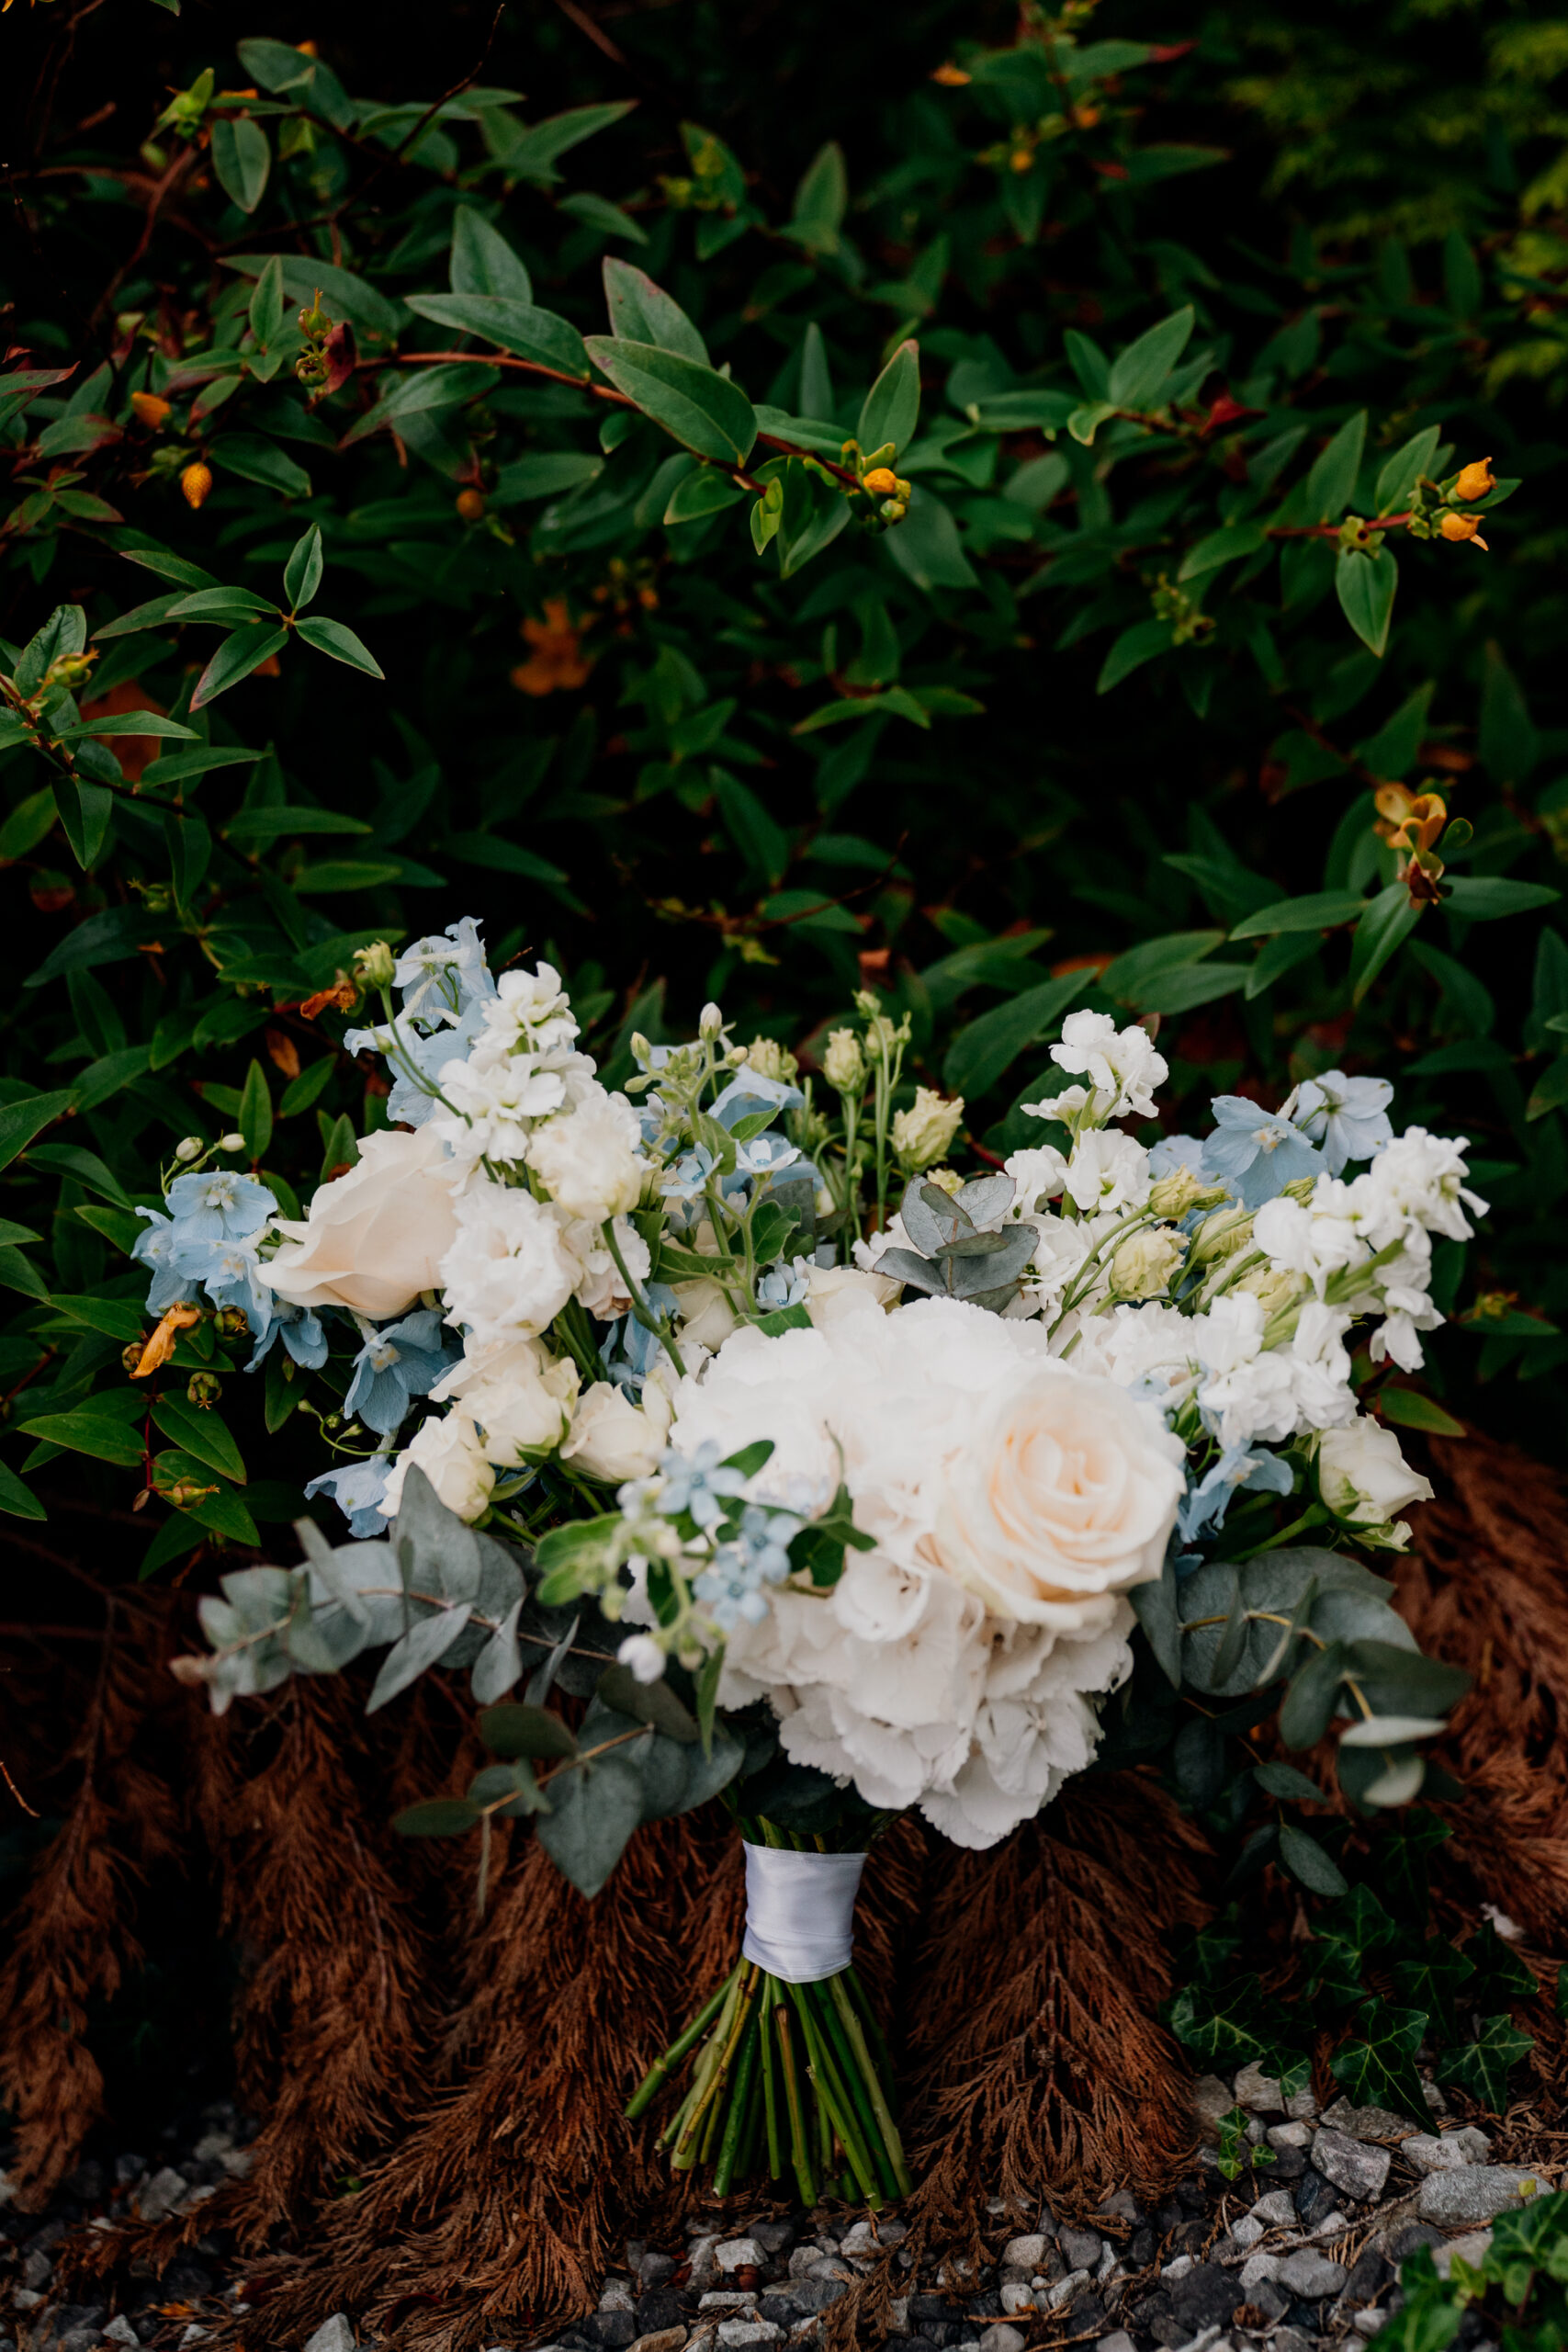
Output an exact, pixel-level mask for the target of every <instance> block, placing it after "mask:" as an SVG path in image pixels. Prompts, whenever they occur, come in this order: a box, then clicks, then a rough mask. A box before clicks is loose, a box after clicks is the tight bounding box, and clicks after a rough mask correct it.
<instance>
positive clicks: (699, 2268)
mask: <svg viewBox="0 0 1568 2352" xmlns="http://www.w3.org/2000/svg"><path fill="white" fill-rule="evenodd" d="M717 2244H718V2239H717V2237H716V2235H715V2234H714V2233H712V2232H711V2231H708V2232H704V2233H700V2234H699V2235H698V2236H696V2237H694V2239H693V2240H692V2245H691V2251H690V2253H689V2254H688V2255H687V2256H686V2259H687V2261H688V2262H689V2263H690V2264H691V2266H692V2276H691V2283H692V2285H693V2286H694V2287H711V2286H712V2284H713V2282H714V2280H715V2279H716V2278H717V2276H718V2265H717V2263H716V2261H715V2260H714V2248H715V2247H716V2245H717ZM306 2352H310V2346H308V2345H307V2346H306Z"/></svg>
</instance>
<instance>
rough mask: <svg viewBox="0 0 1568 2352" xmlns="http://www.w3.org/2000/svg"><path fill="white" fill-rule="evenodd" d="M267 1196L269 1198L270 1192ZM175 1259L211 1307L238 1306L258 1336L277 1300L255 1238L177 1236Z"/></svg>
mask: <svg viewBox="0 0 1568 2352" xmlns="http://www.w3.org/2000/svg"><path fill="white" fill-rule="evenodd" d="M267 1197H268V1199H269V1200H270V1198H271V1197H272V1196H271V1194H270V1193H269V1194H268V1195H267ZM173 1255H174V1262H175V1269H176V1271H177V1272H180V1273H182V1274H185V1275H186V1276H187V1277H190V1278H193V1279H194V1280H195V1281H197V1282H198V1283H200V1284H201V1286H202V1288H203V1290H204V1291H205V1292H206V1293H207V1295H208V1297H209V1299H210V1300H211V1301H212V1304H213V1306H217V1307H224V1306H237V1307H238V1308H240V1310H241V1311H242V1313H243V1316H244V1317H245V1320H246V1322H247V1323H248V1324H249V1325H250V1327H251V1329H252V1330H253V1331H254V1333H255V1335H256V1337H257V1339H260V1337H261V1335H262V1333H263V1332H264V1331H265V1329H266V1327H267V1325H268V1323H269V1322H270V1321H271V1319H272V1314H273V1309H274V1306H276V1300H275V1298H274V1296H273V1294H272V1292H271V1291H270V1290H269V1289H268V1288H267V1286H266V1283H265V1278H264V1277H263V1274H262V1268H261V1261H260V1259H259V1258H258V1257H257V1255H256V1245H255V1240H254V1238H244V1239H239V1240H223V1239H220V1238H211V1239H209V1240H205V1241H197V1240H187V1241H180V1240H178V1239H176V1241H175V1247H174V1252H173Z"/></svg>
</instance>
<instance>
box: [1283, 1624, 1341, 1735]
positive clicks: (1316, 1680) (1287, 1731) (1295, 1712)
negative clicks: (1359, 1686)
mask: <svg viewBox="0 0 1568 2352" xmlns="http://www.w3.org/2000/svg"><path fill="white" fill-rule="evenodd" d="M1344 1679H1345V1645H1344V1644H1343V1642H1330V1643H1329V1644H1328V1645H1327V1646H1326V1647H1325V1648H1324V1649H1321V1650H1314V1651H1313V1652H1312V1653H1311V1655H1310V1656H1309V1657H1308V1658H1307V1661H1306V1664H1305V1665H1304V1666H1303V1667H1302V1668H1300V1670H1299V1671H1298V1672H1297V1673H1295V1674H1293V1675H1292V1678H1291V1680H1290V1683H1289V1685H1288V1687H1287V1689H1286V1691H1285V1696H1284V1699H1283V1701H1282V1702H1281V1703H1280V1738H1281V1739H1282V1740H1283V1741H1284V1743H1285V1746H1286V1747H1294V1748H1298V1749H1300V1748H1303V1747H1316V1746H1317V1743H1318V1741H1319V1740H1320V1739H1321V1738H1322V1737H1323V1736H1324V1734H1325V1731H1326V1730H1327V1729H1328V1726H1329V1724H1330V1723H1331V1722H1332V1721H1333V1719H1334V1712H1335V1702H1336V1701H1337V1698H1338V1696H1339V1686H1340V1684H1341V1683H1342V1682H1343V1681H1344Z"/></svg>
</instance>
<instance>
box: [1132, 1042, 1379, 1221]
mask: <svg viewBox="0 0 1568 2352" xmlns="http://www.w3.org/2000/svg"><path fill="white" fill-rule="evenodd" d="M1392 1102H1393V1086H1392V1084H1391V1083H1390V1081H1389V1080H1387V1079H1386V1078H1348V1077H1347V1076H1346V1074H1345V1072H1344V1071H1343V1070H1342V1069H1325V1070H1324V1071H1322V1072H1321V1073H1320V1074H1319V1076H1318V1077H1316V1078H1310V1079H1307V1080H1303V1083H1302V1084H1301V1085H1300V1086H1298V1087H1297V1088H1296V1090H1295V1092H1294V1093H1293V1094H1292V1096H1291V1097H1290V1099H1289V1101H1288V1102H1286V1103H1282V1104H1281V1106H1280V1109H1279V1110H1278V1111H1265V1110H1264V1109H1263V1108H1262V1107H1261V1105H1260V1104H1258V1103H1249V1102H1248V1101H1247V1097H1246V1096H1245V1095H1244V1094H1217V1095H1216V1096H1215V1097H1214V1100H1213V1103H1211V1105H1210V1109H1211V1110H1212V1111H1213V1118H1214V1132H1213V1135H1212V1136H1209V1137H1208V1138H1207V1140H1206V1141H1205V1142H1203V1143H1199V1142H1198V1141H1197V1139H1196V1138H1195V1137H1194V1136H1166V1137H1165V1138H1164V1140H1163V1141H1162V1142H1160V1143H1158V1144H1156V1147H1155V1149H1154V1152H1153V1154H1152V1155H1151V1157H1150V1161H1149V1170H1150V1173H1151V1174H1152V1175H1155V1176H1163V1175H1166V1174H1168V1172H1170V1170H1173V1169H1175V1168H1177V1167H1187V1168H1190V1169H1191V1170H1192V1171H1193V1173H1194V1174H1195V1175H1199V1174H1201V1175H1202V1176H1205V1177H1207V1179H1208V1180H1209V1182H1211V1183H1216V1184H1224V1186H1225V1187H1226V1188H1227V1190H1228V1191H1229V1192H1230V1193H1231V1196H1232V1198H1233V1199H1235V1200H1236V1201H1239V1202H1240V1204H1241V1205H1242V1207H1243V1208H1247V1209H1260V1208H1261V1207H1262V1206H1263V1204H1264V1202H1265V1201H1271V1200H1273V1199H1274V1198H1275V1197H1276V1195H1277V1194H1279V1193H1282V1192H1283V1191H1284V1189H1285V1187H1286V1185H1287V1184H1291V1183H1293V1182H1295V1181H1296V1179H1297V1178H1298V1177H1302V1176H1316V1175H1317V1174H1318V1173H1319V1171H1320V1170H1326V1172H1327V1173H1328V1174H1329V1175H1331V1176H1337V1175H1338V1174H1339V1171H1340V1170H1341V1169H1342V1168H1343V1167H1344V1166H1345V1164H1346V1162H1347V1161H1348V1160H1351V1159H1371V1157H1372V1154H1373V1153H1374V1152H1375V1151H1378V1150H1380V1149H1381V1148H1382V1146H1383V1145H1384V1144H1385V1143H1388V1142H1389V1141H1391V1140H1392V1137H1393V1127H1392V1126H1391V1125H1390V1124H1389V1118H1388V1106H1389V1104H1390V1103H1392Z"/></svg>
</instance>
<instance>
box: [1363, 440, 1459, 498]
mask: <svg viewBox="0 0 1568 2352" xmlns="http://www.w3.org/2000/svg"><path fill="white" fill-rule="evenodd" d="M1442 437H1443V435H1442V427H1441V426H1440V425H1437V424H1428V425H1427V428H1426V430H1425V431H1424V432H1422V433H1416V434H1414V435H1412V436H1411V438H1410V439H1409V440H1408V441H1406V442H1405V443H1404V447H1402V448H1398V449H1396V450H1395V451H1394V453H1393V457H1392V458H1387V459H1385V461H1384V463H1383V466H1382V470H1381V471H1380V473H1379V475H1378V486H1377V490H1376V492H1374V497H1375V501H1376V505H1377V511H1378V513H1379V514H1380V515H1392V514H1393V510H1394V508H1395V507H1396V506H1406V505H1408V504H1409V503H1410V493H1411V492H1412V491H1413V490H1414V489H1415V487H1416V483H1417V481H1419V480H1420V478H1421V476H1422V475H1423V474H1425V473H1429V472H1430V470H1431V465H1432V459H1433V458H1435V457H1436V456H1437V453H1438V442H1439V441H1440V440H1441V439H1442Z"/></svg>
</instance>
